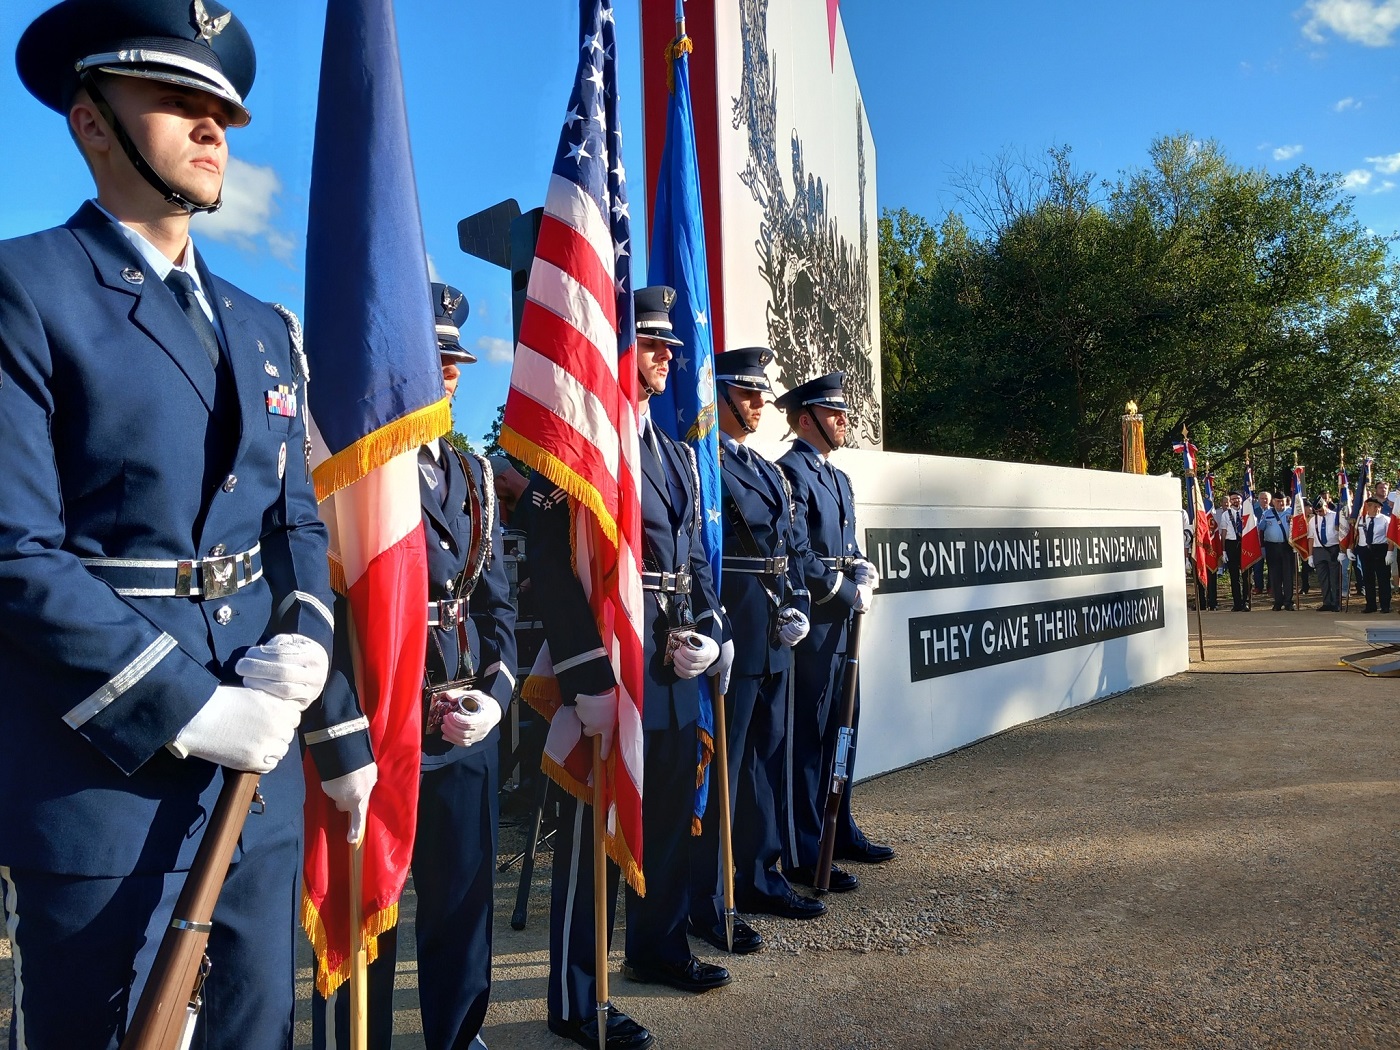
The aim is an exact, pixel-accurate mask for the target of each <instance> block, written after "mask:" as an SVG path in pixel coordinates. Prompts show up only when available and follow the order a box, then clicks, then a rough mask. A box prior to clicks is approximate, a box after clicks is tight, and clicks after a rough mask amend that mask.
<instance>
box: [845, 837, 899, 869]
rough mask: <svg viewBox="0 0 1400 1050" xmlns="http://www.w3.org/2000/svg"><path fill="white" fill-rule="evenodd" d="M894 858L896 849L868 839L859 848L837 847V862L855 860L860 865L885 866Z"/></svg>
mask: <svg viewBox="0 0 1400 1050" xmlns="http://www.w3.org/2000/svg"><path fill="white" fill-rule="evenodd" d="M893 856H894V847H892V846H885V845H882V844H881V843H878V842H871V841H869V840H868V839H867V840H866V841H865V842H864V843H862V844H861V845H859V846H837V847H836V859H837V860H853V861H856V862H857V863H859V864H883V863H885V861H887V860H889V859H891V858H892V857H893Z"/></svg>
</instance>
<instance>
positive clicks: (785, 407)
mask: <svg viewBox="0 0 1400 1050" xmlns="http://www.w3.org/2000/svg"><path fill="white" fill-rule="evenodd" d="M845 378H846V373H845V372H828V373H827V374H826V375H824V376H817V378H816V379H809V380H807V382H805V383H802V384H801V385H799V386H795V387H793V388H792V389H791V390H789V391H788V392H787V393H786V394H784V395H783V396H782V397H780V398H778V399H777V400H776V401H774V402H773V404H774V405H775V406H776V407H777V409H778V411H780V412H791V411H792V410H793V409H795V408H808V407H811V406H816V407H817V408H832V409H835V410H836V411H838V412H846V411H849V406H847V404H846V395H845V393H844V392H843V391H842V390H841V381H842V380H843V379H845Z"/></svg>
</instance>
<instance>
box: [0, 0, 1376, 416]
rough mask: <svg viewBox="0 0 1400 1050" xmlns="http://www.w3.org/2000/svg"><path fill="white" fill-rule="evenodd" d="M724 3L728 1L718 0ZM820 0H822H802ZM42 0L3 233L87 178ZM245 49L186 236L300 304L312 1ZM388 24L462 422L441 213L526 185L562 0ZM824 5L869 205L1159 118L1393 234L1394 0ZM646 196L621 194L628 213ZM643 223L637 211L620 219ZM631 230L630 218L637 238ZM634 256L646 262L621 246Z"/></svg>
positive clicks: (450, 245)
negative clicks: (846, 74)
mask: <svg viewBox="0 0 1400 1050" xmlns="http://www.w3.org/2000/svg"><path fill="white" fill-rule="evenodd" d="M614 2H615V6H616V8H617V11H618V29H619V42H620V46H621V47H622V49H623V51H624V55H628V54H630V55H631V56H632V59H631V60H630V61H628V60H626V59H625V58H624V62H623V63H622V69H623V72H624V80H623V83H622V92H623V101H624V114H623V120H624V128H625V129H627V130H628V131H629V133H630V136H631V138H630V141H631V142H632V143H634V145H633V147H632V151H631V152H630V153H629V163H628V167H629V168H630V169H632V175H633V198H634V201H635V200H637V199H639V198H640V195H641V186H642V183H641V179H640V173H641V155H640V144H641V99H640V68H639V67H640V56H639V55H638V49H637V10H636V4H635V2H634V0H614ZM718 2H725V3H728V2H734V0H718ZM805 2H807V3H809V4H810V6H811V8H812V17H813V18H815V19H824V18H825V7H826V5H825V3H824V2H823V0H805ZM48 6H49V0H4V3H3V10H0V54H3V55H4V56H6V57H5V60H4V61H3V63H0V113H3V114H4V118H3V119H4V122H5V133H6V140H7V145H8V148H7V149H6V150H5V151H4V153H3V156H0V201H3V202H4V203H3V205H0V236H5V237H7V236H13V235H17V234H21V233H26V232H29V231H31V230H35V229H40V228H43V227H45V226H50V225H53V224H55V223H58V222H62V221H63V220H64V219H65V218H67V217H68V215H69V214H71V213H72V212H73V210H75V208H76V206H77V204H78V203H79V202H80V201H81V200H82V199H83V198H84V197H86V196H88V195H89V193H90V190H91V184H90V182H89V180H88V176H87V172H86V169H85V168H84V167H83V165H82V162H81V160H80V159H79V157H78V155H77V152H76V150H75V149H74V148H73V146H72V144H71V142H70V141H69V139H68V136H67V132H66V130H65V128H64V124H63V121H62V119H61V118H60V117H58V116H57V115H55V114H52V113H50V112H49V111H48V110H45V109H43V108H42V107H41V106H40V105H39V104H38V103H37V102H35V101H33V100H32V99H31V98H30V97H29V96H28V94H26V93H25V91H24V89H23V88H22V87H21V86H20V84H19V82H18V79H17V78H16V76H15V73H14V67H13V62H12V61H11V59H10V58H9V56H12V55H13V53H14V45H15V42H16V41H17V40H18V38H19V35H20V33H21V32H22V31H23V29H24V27H25V26H26V25H27V24H28V22H29V21H30V20H31V19H32V18H33V17H34V16H35V15H37V14H38V13H39V12H40V11H42V10H43V9H45V8H46V7H48ZM231 6H233V7H234V9H235V10H236V11H237V12H238V14H239V16H240V17H241V18H242V19H243V20H244V21H245V22H246V23H247V24H248V27H249V30H250V31H251V33H252V34H253V38H254V41H255V42H256V44H257V46H258V48H259V76H258V81H257V84H256V85H255V87H254V89H253V91H252V93H251V94H250V96H249V100H248V101H249V106H250V108H251V109H252V111H253V123H252V124H251V125H250V126H249V127H248V128H246V129H243V130H241V131H236V132H234V134H233V137H232V138H231V148H232V151H233V154H234V156H235V158H237V161H238V163H237V165H236V166H235V167H233V168H232V169H231V171H230V182H229V188H228V192H227V197H228V205H227V207H226V209H225V212H224V213H221V216H220V217H219V218H218V219H217V220H216V222H217V223H218V225H217V226H215V227H211V228H206V229H204V230H201V231H199V232H197V233H196V238H197V240H198V242H199V244H200V247H201V250H202V251H203V252H204V253H205V255H206V257H207V258H208V259H209V262H210V265H211V266H212V267H213V268H214V269H215V270H216V271H217V272H219V273H220V274H222V275H224V276H226V277H228V278H229V279H231V280H233V281H234V282H235V283H237V284H239V285H241V286H243V287H244V288H246V289H247V290H248V291H250V292H252V293H254V294H256V295H259V296H260V297H262V298H265V299H269V300H274V301H281V302H285V303H287V304H288V305H290V306H292V307H293V308H298V309H299V308H300V305H301V299H302V258H301V253H302V249H303V245H304V240H305V228H306V188H307V184H308V181H309V178H310V163H311V144H312V130H313V123H314V118H315V108H316V81H317V69H318V62H319V54H320V42H321V33H322V28H323V24H324V17H325V4H324V2H323V0H235V2H234V3H232V4H231ZM397 7H398V21H399V42H400V48H401V54H402V56H403V61H404V67H405V90H406V92H407V97H408V103H409V111H410V112H409V120H410V126H411V133H412V138H413V149H414V162H415V166H416V169H417V173H418V181H419V197H420V203H421V206H422V211H423V220H424V232H425V238H426V241H427V249H428V253H429V256H430V257H431V259H432V263H433V265H434V268H435V270H436V272H437V273H438V274H440V275H441V277H442V278H443V279H445V280H447V281H449V282H450V283H452V284H455V285H457V286H459V287H461V288H462V289H463V290H465V291H466V292H467V294H468V299H469V301H470V303H471V307H472V315H471V318H470V319H469V320H468V321H467V324H466V326H465V328H464V330H463V340H464V343H465V344H466V345H467V346H469V347H472V348H473V349H474V350H475V351H476V353H477V354H478V356H479V357H480V358H481V362H480V363H479V364H477V365H474V366H472V368H471V369H470V370H469V371H468V372H467V374H466V376H465V377H464V381H463V383H462V387H461V390H460V392H459V394H458V397H457V424H458V428H459V429H461V430H463V431H465V432H466V433H467V434H469V435H471V436H472V437H473V438H479V437H480V435H481V434H482V433H483V432H484V431H485V430H486V428H487V426H488V425H489V424H490V421H491V419H492V418H493V417H494V415H495V412H496V407H497V405H499V404H500V402H501V401H502V399H503V398H504V396H505V390H506V385H507V382H508V380H509V373H510V363H509V362H510V342H509V341H510V335H511V322H510V297H509V287H508V279H507V275H506V273H505V271H503V270H497V269H494V268H492V267H491V266H489V265H487V264H485V263H481V262H478V261H476V260H474V259H471V258H469V257H468V256H465V255H463V254H462V253H461V251H460V250H459V249H458V247H457V238H456V224H457V220H458V219H460V218H462V217H463V216H465V215H468V214H470V213H472V212H474V211H477V210H479V209H481V208H484V207H487V206H489V205H491V204H494V203H496V202H497V201H499V200H501V199H502V198H504V197H516V198H517V199H518V200H519V201H520V204H521V206H522V208H526V209H528V208H530V207H533V206H535V205H537V204H539V203H540V202H541V200H542V198H543V195H544V189H545V184H546V181H547V178H548V172H549V168H550V164H551V163H552V161H553V154H554V146H555V142H556V139H557V137H558V133H559V126H560V122H561V120H562V118H563V114H564V108H565V103H566V101H567V97H568V91H569V80H570V77H571V75H572V72H573V64H574V60H575V54H576V52H575V47H576V41H577V36H576V34H577V25H576V19H577V4H576V3H575V2H574V0H522V2H518V3H514V4H499V3H487V2H485V0H398V4H397ZM842 18H843V21H844V23H845V27H846V33H847V37H848V39H849V41H850V45H851V51H852V56H853V59H854V62H855V68H856V73H857V76H858V77H859V78H860V80H861V85H862V90H863V92H864V95H865V102H866V109H867V112H868V113H869V118H870V125H871V130H872V134H873V136H874V139H875V145H876V149H877V156H878V179H879V182H878V188H877V191H878V201H879V204H880V206H881V207H901V206H902V207H907V208H910V209H911V210H913V211H916V212H920V213H922V214H924V215H927V216H929V217H930V218H933V219H935V220H937V219H939V218H940V217H941V216H942V215H943V213H944V212H946V211H948V210H957V211H963V210H964V206H963V204H962V203H961V202H960V200H959V190H958V189H957V183H958V179H959V176H960V174H961V173H963V172H965V171H967V170H968V169H969V168H975V167H980V166H985V165H987V164H988V163H989V161H990V160H991V159H992V158H994V157H995V156H997V155H998V154H1001V153H1003V152H1006V151H1009V152H1011V153H1013V154H1017V155H1021V154H1024V155H1026V156H1028V157H1031V158H1034V157H1037V156H1039V155H1040V154H1042V153H1043V151H1044V150H1045V149H1046V148H1047V147H1049V146H1052V145H1069V146H1071V147H1073V151H1074V152H1073V157H1074V159H1075V162H1076V164H1077V165H1078V166H1079V167H1081V168H1083V169H1087V170H1090V171H1094V172H1097V173H1098V174H1099V175H1100V176H1103V177H1112V176H1114V175H1116V174H1117V173H1118V172H1119V171H1121V170H1126V169H1131V168H1135V167H1139V166H1141V165H1143V164H1145V163H1146V158H1147V148H1148V145H1149V144H1150V143H1151V141H1152V140H1153V139H1154V138H1156V137H1157V136H1160V135H1163V134H1169V133H1174V132H1189V133H1191V134H1193V135H1195V136H1196V137H1198V138H1214V139H1217V140H1218V141H1219V142H1220V143H1221V144H1222V145H1223V146H1224V147H1225V149H1226V151H1227V152H1228V154H1229V155H1230V156H1231V157H1232V158H1233V159H1234V160H1235V161H1236V162H1238V163H1240V164H1245V165H1250V166H1259V167H1263V168H1265V169H1267V170H1270V171H1284V170H1287V169H1289V168H1291V167H1293V166H1296V165H1297V164H1300V163H1306V164H1309V165H1311V166H1312V167H1313V168H1315V169H1317V170H1319V171H1325V172H1335V173H1337V174H1338V175H1342V176H1345V177H1346V178H1347V179H1348V180H1349V186H1350V191H1351V192H1352V193H1354V194H1355V201H1356V214H1357V216H1358V217H1359V218H1360V219H1361V221H1362V222H1363V223H1365V224H1366V225H1368V226H1370V227H1371V228H1373V229H1375V230H1376V231H1377V232H1379V233H1384V234H1391V233H1395V232H1397V231H1400V187H1397V184H1400V121H1397V120H1396V119H1395V114H1396V113H1397V112H1400V53H1397V46H1396V44H1397V41H1398V40H1400V0H1383V2H1377V0H1312V2H1302V0H1300V2H1297V3H1289V2H1285V3H1259V2H1253V3H1238V2H1237V3H1221V2H1219V0H1210V2H1204V0H1172V2H1170V3H1168V2H1159V0H1150V2H1138V3H1126V4H1125V3H1122V2H1121V0H1118V2H1115V3H1108V2H1101V0H1092V2H1088V0H1086V2H1078V3H1057V4H1046V3H1044V2H1043V0H1039V2H1030V0H1003V2H999V3H988V4H966V3H957V4H954V3H950V2H946V0H915V2H910V0H845V2H844V3H843V4H842ZM640 210H641V209H638V208H635V207H634V215H636V214H637V213H638V212H639V211H640ZM638 232H639V234H640V231H638ZM639 239H640V238H639ZM639 261H640V258H639Z"/></svg>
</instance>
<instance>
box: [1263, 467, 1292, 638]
mask: <svg viewBox="0 0 1400 1050" xmlns="http://www.w3.org/2000/svg"><path fill="white" fill-rule="evenodd" d="M1292 517H1293V511H1292V509H1291V508H1290V507H1288V506H1287V503H1286V501H1285V500H1284V498H1283V493H1281V492H1280V493H1279V494H1278V495H1277V496H1274V497H1273V499H1272V500H1271V501H1270V505H1269V507H1268V509H1267V510H1265V511H1264V512H1263V514H1261V515H1260V516H1259V532H1260V535H1261V536H1262V538H1263V540H1264V557H1265V559H1266V560H1267V561H1268V563H1269V586H1270V588H1271V589H1272V591H1273V599H1274V604H1273V610H1274V612H1278V611H1279V610H1280V609H1288V610H1290V611H1291V610H1292V608H1293V576H1294V561H1293V548H1292V547H1291V546H1289V543H1288V537H1289V534H1290V529H1291V528H1292V525H1291V523H1290V521H1289V519H1290V518H1292Z"/></svg>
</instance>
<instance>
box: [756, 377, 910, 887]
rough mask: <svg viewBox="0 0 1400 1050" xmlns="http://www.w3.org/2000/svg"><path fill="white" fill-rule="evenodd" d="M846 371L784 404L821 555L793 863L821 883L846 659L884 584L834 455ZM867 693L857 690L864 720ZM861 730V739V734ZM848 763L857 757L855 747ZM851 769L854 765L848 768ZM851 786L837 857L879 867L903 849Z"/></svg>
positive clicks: (802, 659) (809, 644)
mask: <svg viewBox="0 0 1400 1050" xmlns="http://www.w3.org/2000/svg"><path fill="white" fill-rule="evenodd" d="M843 378H844V376H843V373H841V372H832V373H829V374H827V375H824V376H819V377H818V378H816V379H810V380H808V381H807V382H805V383H803V384H801V385H800V386H796V387H793V388H792V389H791V390H789V391H788V392H787V393H785V394H784V395H783V396H782V397H780V398H778V399H777V401H776V402H774V404H775V405H776V406H777V408H778V409H779V410H780V411H782V412H784V413H785V414H786V415H787V420H788V426H789V427H790V428H791V429H792V431H793V433H794V434H796V435H797V437H796V440H795V441H793V443H792V447H791V448H790V449H789V450H788V451H787V452H786V453H785V454H784V455H783V456H782V457H781V458H780V459H779V460H778V463H779V465H780V466H781V467H782V468H783V470H784V472H785V473H786V474H787V476H788V480H789V481H790V482H791V484H792V493H793V501H794V502H795V503H796V504H797V508H798V513H799V514H801V515H802V516H803V517H804V518H805V520H806V523H807V542H808V544H809V545H810V547H811V550H812V553H813V554H815V555H816V556H817V557H816V559H815V560H812V561H809V562H807V563H806V564H807V567H808V570H809V572H808V576H807V580H806V584H807V588H808V590H810V591H811V592H812V629H811V632H810V633H809V634H808V635H807V637H806V638H804V639H803V640H802V641H801V642H800V643H799V644H798V646H797V648H796V649H795V650H794V661H795V669H794V678H795V683H794V689H793V704H792V708H791V711H792V716H791V717H792V720H791V722H790V723H789V725H788V735H789V745H788V748H789V754H790V755H791V756H792V757H791V760H790V763H789V768H790V776H789V778H788V784H789V798H788V803H789V808H788V813H789V816H788V827H787V843H786V855H785V857H784V868H785V870H786V871H787V876H788V878H789V879H790V880H791V881H793V882H796V883H798V884H799V885H807V886H810V885H812V883H813V880H814V876H815V872H814V868H815V866H816V863H817V854H818V849H819V846H820V843H821V831H822V816H823V812H824V810H825V804H826V794H827V785H828V783H829V782H830V776H831V768H832V764H833V762H834V760H835V754H836V739H837V731H838V730H839V729H840V724H839V723H840V720H841V719H840V712H839V711H837V710H836V706H837V703H836V700H837V697H838V694H839V692H840V689H841V680H840V678H841V671H842V668H843V667H844V665H845V659H846V639H847V632H848V627H849V624H850V620H851V616H852V614H853V613H857V612H862V613H863V612H866V611H868V610H869V608H870V605H871V600H872V593H873V591H874V588H875V587H876V586H877V585H878V583H879V578H878V576H877V575H876V572H875V567H874V566H873V565H872V564H871V563H870V562H869V561H867V560H866V558H865V554H864V553H863V552H862V551H861V549H860V544H859V543H858V542H857V539H856V503H855V496H854V495H853V493H852V490H851V479H850V478H848V477H847V476H846V474H845V472H844V471H842V470H840V469H838V468H836V467H834V466H832V465H831V463H829V462H828V457H829V456H830V455H831V453H832V452H834V451H835V450H836V449H838V448H840V447H842V446H843V445H844V444H845V442H846V397H845V394H844V393H843V392H842V390H841V381H842V379H843ZM859 718H860V700H859V693H857V700H856V725H857V726H858V725H859ZM854 739H855V738H854V737H853V741H854ZM848 762H849V763H850V764H854V762H855V744H854V742H853V743H852V745H851V750H850V755H849V759H848ZM848 768H849V766H848ZM850 798H851V792H850V790H849V788H848V789H847V790H846V791H845V793H844V794H843V795H842V797H841V813H840V816H839V817H838V819H837V823H836V857H837V859H840V860H856V861H862V862H865V863H870V864H875V863H879V862H881V861H885V860H889V859H890V858H891V857H893V856H894V850H893V849H891V848H890V847H889V846H884V845H879V844H876V843H873V842H870V841H869V840H868V839H867V838H866V837H865V835H864V834H863V833H862V832H861V830H860V829H859V828H858V827H856V824H855V821H854V820H853V819H852V817H851V810H850ZM859 885H860V883H859V880H858V879H857V878H856V877H855V876H854V875H852V874H850V873H849V872H846V871H843V870H842V869H841V868H838V867H835V866H833V867H832V869H831V886H830V888H831V889H832V890H833V891H835V892H843V891H848V890H853V889H856V888H857V887H858V886H859Z"/></svg>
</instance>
